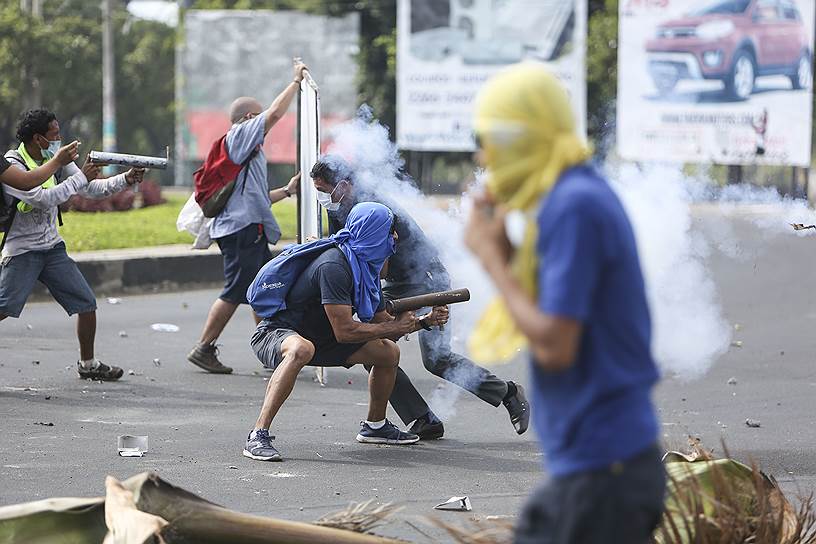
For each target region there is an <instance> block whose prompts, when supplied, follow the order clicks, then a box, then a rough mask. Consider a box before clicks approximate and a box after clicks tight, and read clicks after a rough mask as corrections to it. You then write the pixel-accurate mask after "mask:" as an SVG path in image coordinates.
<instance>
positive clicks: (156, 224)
mask: <svg viewBox="0 0 816 544" xmlns="http://www.w3.org/2000/svg"><path fill="white" fill-rule="evenodd" d="M165 198H166V199H167V202H166V203H165V204H161V205H160V206H151V207H149V208H143V209H138V210H129V211H126V212H100V213H82V212H68V213H66V214H63V220H64V223H65V224H64V225H63V226H62V227H61V228H60V234H62V237H63V238H64V239H65V244H66V245H67V247H68V250H69V251H71V252H77V251H93V250H102V249H124V248H134V247H152V246H163V245H168V244H192V242H193V237H192V236H190V235H189V234H188V233H186V232H178V231H177V230H176V218H178V214H179V211H181V208H182V206H184V203H185V202H186V201H187V198H188V197H187V196H185V195H180V194H170V195H166V196H165ZM295 209H296V206H295V200H294V199H287V200H283V201H281V202H279V203H277V204H275V205H274V206H272V212H273V213H274V214H275V218H276V219H277V220H278V223H279V224H280V227H281V232H283V238H284V239H286V238H288V239H291V238H294V237H295V233H296V231H297V218H296V214H295Z"/></svg>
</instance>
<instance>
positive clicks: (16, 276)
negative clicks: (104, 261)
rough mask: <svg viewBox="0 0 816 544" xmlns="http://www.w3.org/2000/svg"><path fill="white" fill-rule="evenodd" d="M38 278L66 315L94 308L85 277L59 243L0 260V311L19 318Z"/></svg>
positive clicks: (86, 311)
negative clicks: (41, 249) (49, 247)
mask: <svg viewBox="0 0 816 544" xmlns="http://www.w3.org/2000/svg"><path fill="white" fill-rule="evenodd" d="M37 280H39V281H40V282H41V283H42V284H43V285H45V286H46V287H47V288H48V290H49V291H50V292H51V295H52V296H53V297H54V299H55V300H56V301H57V302H58V303H59V305H60V306H62V307H63V309H64V310H65V311H66V312H68V315H74V314H84V313H88V312H93V311H95V310H96V297H95V296H94V293H93V290H91V286H90V285H88V282H87V281H86V280H85V276H83V275H82V272H80V271H79V268H78V267H77V265H76V263H75V262H74V261H73V260H72V259H71V258H70V257H69V256H68V254H67V253H66V252H65V243H64V242H60V243H59V244H57V245H56V246H54V247H53V248H51V249H49V250H47V251H28V252H26V253H22V254H20V255H15V256H14V257H6V258H4V259H2V260H0V314H2V315H7V316H9V317H20V314H21V313H22V311H23V307H24V306H25V303H26V300H28V296H29V295H30V294H31V291H33V290H34V286H35V285H36V283H37Z"/></svg>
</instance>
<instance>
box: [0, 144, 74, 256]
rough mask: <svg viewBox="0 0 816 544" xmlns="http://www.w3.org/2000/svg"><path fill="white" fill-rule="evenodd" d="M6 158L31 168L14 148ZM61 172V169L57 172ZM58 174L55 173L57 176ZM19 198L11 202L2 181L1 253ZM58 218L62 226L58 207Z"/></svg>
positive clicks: (0, 213)
mask: <svg viewBox="0 0 816 544" xmlns="http://www.w3.org/2000/svg"><path fill="white" fill-rule="evenodd" d="M5 158H6V160H7V161H9V162H10V163H13V164H14V163H16V164H19V165H20V166H22V167H23V168H25V169H26V171H28V170H30V168H29V167H28V165H27V164H26V162H25V160H23V157H21V156H20V154H19V153H18V152H17V151H16V150H14V149H12V150H10V151H8V152H7V153H6V155H5ZM9 168H14V166H10V167H9ZM57 174H59V171H58V172H57ZM57 174H54V175H55V176H56V175H57ZM19 202H20V199H19V198H12V199H11V204H9V203H8V202H7V201H6V195H5V191H4V190H3V184H2V183H0V232H2V233H3V240H2V241H0V253H2V252H3V248H4V247H5V246H6V237H7V236H8V233H9V231H10V230H11V224H12V223H13V222H14V216H16V215H17V204H19ZM57 219H58V221H59V226H60V227H61V226H62V211H59V208H57Z"/></svg>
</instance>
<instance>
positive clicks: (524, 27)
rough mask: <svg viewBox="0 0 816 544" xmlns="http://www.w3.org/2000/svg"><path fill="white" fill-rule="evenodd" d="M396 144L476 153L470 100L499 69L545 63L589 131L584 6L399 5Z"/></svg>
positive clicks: (420, 0)
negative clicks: (522, 64) (508, 66)
mask: <svg viewBox="0 0 816 544" xmlns="http://www.w3.org/2000/svg"><path fill="white" fill-rule="evenodd" d="M397 10H398V11H397V145H398V146H399V147H400V148H402V149H412V150H417V151H473V150H474V142H473V134H472V130H471V120H472V117H473V101H474V98H475V96H476V94H477V92H478V90H479V88H480V87H481V86H482V84H483V83H484V82H485V81H486V80H487V79H488V78H489V77H490V76H492V75H493V74H495V73H496V72H497V71H499V70H501V69H502V68H503V67H505V66H507V65H510V64H515V63H517V62H521V61H524V60H534V61H540V62H542V63H544V64H546V65H547V66H548V67H549V68H550V69H551V70H552V71H553V72H554V73H555V74H556V75H557V76H558V77H559V78H560V79H561V81H562V82H563V83H564V84H565V86H566V87H567V89H568V91H569V92H570V94H571V95H572V97H573V104H574V110H575V112H576V116H577V118H578V119H577V122H578V126H579V127H580V130H581V132H582V133H583V132H585V125H586V78H585V68H584V65H585V52H586V17H587V16H586V0H467V1H463V0H398V4H397Z"/></svg>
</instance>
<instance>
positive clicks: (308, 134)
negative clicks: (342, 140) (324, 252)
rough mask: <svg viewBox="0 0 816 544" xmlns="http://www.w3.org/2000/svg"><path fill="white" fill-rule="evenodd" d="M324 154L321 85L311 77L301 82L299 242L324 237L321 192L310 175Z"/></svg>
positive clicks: (299, 109)
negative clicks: (318, 156)
mask: <svg viewBox="0 0 816 544" xmlns="http://www.w3.org/2000/svg"><path fill="white" fill-rule="evenodd" d="M318 153H320V95H319V94H318V89H317V84H316V83H315V82H314V80H313V79H312V76H311V75H309V74H307V75H306V77H305V78H303V81H301V82H300V103H299V104H298V160H299V162H300V165H299V166H300V186H299V187H300V189H299V191H298V243H299V244H302V243H304V242H305V241H306V240H307V239H308V238H320V237H321V236H322V234H323V233H322V228H321V224H320V219H321V217H320V204H318V203H317V189H315V186H314V183H312V178H311V177H310V176H309V172H311V170H312V167H313V166H314V165H315V163H316V162H317V155H318Z"/></svg>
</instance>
